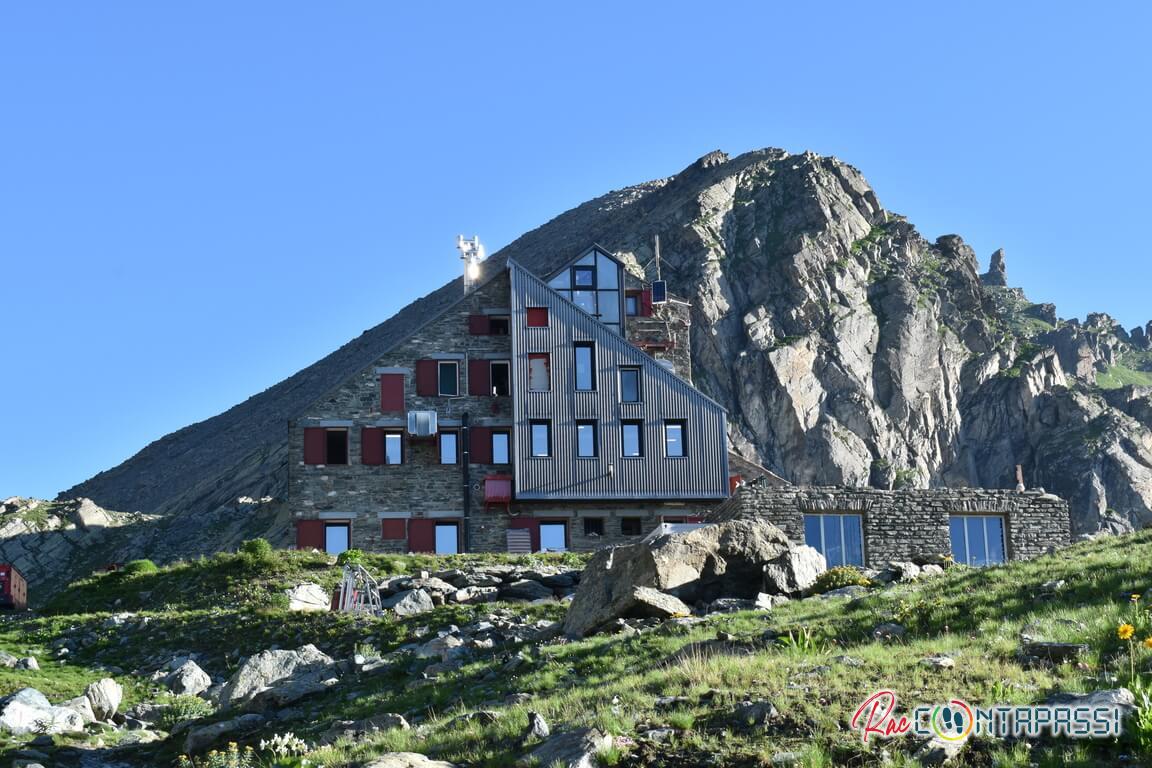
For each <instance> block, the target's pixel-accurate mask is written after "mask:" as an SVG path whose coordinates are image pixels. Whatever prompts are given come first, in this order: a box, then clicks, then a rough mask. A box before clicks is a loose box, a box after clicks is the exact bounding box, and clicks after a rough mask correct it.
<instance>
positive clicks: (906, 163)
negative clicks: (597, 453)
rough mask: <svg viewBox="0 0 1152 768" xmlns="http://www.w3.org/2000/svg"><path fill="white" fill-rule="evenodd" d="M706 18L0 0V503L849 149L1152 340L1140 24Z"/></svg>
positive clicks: (1008, 18) (893, 8)
mask: <svg viewBox="0 0 1152 768" xmlns="http://www.w3.org/2000/svg"><path fill="white" fill-rule="evenodd" d="M417 5H419V6H421V7H416V6H417ZM717 5H718V6H719V7H715V8H708V9H707V10H705V6H704V5H703V4H700V3H678V2H660V3H656V2H636V3H596V2H582V3H578V4H577V3H573V4H569V5H562V4H559V3H523V4H510V3H505V4H501V3H469V4H465V3H442V4H438V5H435V6H433V5H432V4H400V3H379V2H343V3H303V2H275V3H273V2H244V3H224V2H197V3H182V4H177V3H153V2H135V3H129V2H115V1H114V0H109V2H101V3H78V2H76V3H52V4H49V3H22V4H18V3H5V4H3V6H2V7H0V99H2V100H0V105H2V106H0V287H2V293H0V295H2V296H3V313H4V318H5V320H4V323H3V325H2V326H0V328H2V329H0V353H2V358H0V359H2V361H3V372H2V374H0V402H3V404H4V407H5V410H6V413H5V417H4V422H3V423H4V428H3V440H0V497H3V496H6V495H8V494H21V495H38V496H53V495H55V493H56V492H58V491H59V490H62V489H64V488H66V487H68V486H70V485H72V484H74V483H76V482H79V481H81V480H83V479H85V478H86V477H88V476H90V475H92V474H94V473H95V472H97V471H99V470H101V469H105V468H108V467H111V466H113V465H115V464H116V463H118V462H119V461H121V460H123V459H125V458H127V457H128V456H130V455H131V454H132V453H134V452H135V451H137V450H139V449H140V448H142V447H143V446H144V445H145V444H147V443H148V442H150V441H151V440H154V439H156V438H159V437H160V436H162V435H164V434H166V433H168V432H170V431H172V430H175V429H178V428H180V427H181V426H184V425H186V424H188V423H191V422H194V421H198V420H200V419H204V418H207V417H209V416H212V415H214V414H215V413H218V412H220V411H221V410H224V409H226V408H228V407H229V406H231V405H233V404H235V403H237V402H239V401H242V400H244V399H245V398H247V397H249V396H250V395H252V394H255V393H257V392H259V391H261V390H262V389H264V388H266V387H268V386H270V385H272V384H274V383H275V382H277V381H279V380H281V379H282V378H284V377H286V376H288V375H290V374H292V373H293V372H295V371H296V370H298V369H300V368H301V367H303V366H305V365H307V364H308V363H310V362H312V361H314V360H316V359H318V358H320V357H322V356H323V355H324V354H326V353H327V352H329V351H331V350H332V349H334V348H335V347H337V346H339V345H340V344H342V343H344V342H345V341H347V340H348V339H350V338H352V337H354V336H356V335H358V334H359V333H360V332H361V331H362V330H364V329H366V328H369V327H371V326H372V325H375V324H376V323H378V322H380V321H381V320H383V319H385V318H386V317H388V316H389V315H391V314H392V313H393V312H394V311H395V310H396V309H398V308H399V307H401V306H403V305H404V304H406V303H408V302H409V301H411V300H412V299H414V298H416V297H418V296H421V295H423V294H425V293H427V292H429V291H431V290H433V289H434V288H436V287H438V286H439V285H441V284H442V283H443V282H445V281H447V280H448V279H450V278H452V277H455V276H456V274H457V269H458V264H459V262H458V261H457V258H456V253H455V251H454V248H453V243H454V238H455V236H456V234H457V233H465V234H468V235H472V234H479V235H480V236H481V238H482V239H483V240H484V241H485V243H486V244H487V245H488V246H489V248H490V249H492V250H495V249H496V248H499V247H500V246H502V245H504V244H506V243H508V242H509V241H511V240H512V239H514V238H515V237H516V236H517V235H518V234H520V233H522V232H524V231H526V230H528V229H531V228H533V227H535V226H537V225H539V224H541V223H543V222H544V221H546V220H548V219H549V218H551V217H553V216H555V215H556V214H558V213H560V212H562V211H564V210H566V209H568V208H569V207H571V206H573V205H576V204H578V203H580V202H582V201H584V200H586V199H588V198H590V197H593V196H595V195H598V194H601V193H603V192H605V191H607V190H609V189H615V188H619V187H622V186H626V185H629V184H633V183H637V182H640V181H644V180H647V179H651V178H658V177H662V176H668V175H671V174H673V173H676V172H677V171H679V170H681V169H682V168H683V167H685V166H687V165H688V164H689V163H691V162H692V161H693V160H694V159H695V158H697V157H699V156H700V155H703V154H704V153H706V152H708V151H710V150H713V149H723V150H725V151H727V152H729V153H730V154H736V153H739V152H743V151H746V150H750V149H754V148H758V147H764V146H777V147H783V148H784V149H787V150H790V151H796V152H799V151H803V150H805V149H811V150H813V151H816V152H819V153H821V154H828V155H836V156H838V157H841V158H843V159H844V160H846V161H848V162H850V163H852V164H853V165H855V166H856V167H858V168H860V169H861V170H862V171H863V172H864V174H865V176H866V177H867V178H868V179H869V181H870V182H871V183H872V185H873V186H874V188H875V189H876V190H877V193H878V195H879V196H880V199H881V201H882V202H883V203H884V205H885V206H886V207H887V208H888V209H889V210H893V211H897V212H900V213H903V214H905V215H907V216H908V217H909V218H910V220H911V221H912V222H913V223H915V224H916V225H917V227H918V228H919V229H920V230H921V231H922V232H923V233H925V234H926V235H928V236H929V237H936V236H938V235H940V234H945V233H958V234H961V235H962V236H963V237H964V238H965V239H966V240H967V241H968V242H969V243H971V244H972V245H973V246H974V247H975V249H976V251H977V253H978V254H979V255H980V257H981V260H982V261H985V262H986V260H987V257H988V255H989V254H990V253H991V252H992V251H993V250H994V249H996V248H998V247H1004V248H1005V249H1006V253H1007V257H1008V270H1009V279H1010V282H1011V283H1012V284H1015V285H1023V286H1025V287H1026V288H1027V289H1028V292H1029V295H1030V296H1031V297H1032V298H1033V300H1035V301H1053V302H1056V303H1057V305H1058V307H1059V311H1060V314H1061V315H1062V316H1065V317H1071V316H1080V317H1083V315H1084V314H1085V313H1086V312H1089V311H1096V310H1103V311H1108V312H1110V313H1112V314H1113V315H1114V316H1116V317H1117V318H1119V319H1120V320H1121V321H1122V322H1123V323H1124V324H1125V325H1127V326H1133V325H1136V324H1137V323H1140V324H1143V323H1144V322H1146V321H1148V320H1149V319H1152V306H1150V303H1149V301H1148V300H1147V294H1148V287H1149V285H1152V266H1150V262H1152V259H1150V256H1152V247H1150V245H1149V238H1148V236H1147V226H1146V223H1147V221H1148V216H1147V212H1146V205H1147V203H1146V201H1145V198H1146V197H1147V196H1148V195H1147V192H1146V190H1145V188H1144V187H1145V185H1146V183H1147V180H1148V179H1149V178H1152V159H1150V153H1149V151H1148V146H1147V144H1148V142H1147V137H1148V136H1149V135H1152V126H1149V109H1150V106H1149V100H1148V83H1149V82H1152V54H1150V53H1149V52H1148V51H1149V46H1148V45H1147V40H1146V34H1147V30H1148V29H1149V28H1150V22H1152V10H1150V9H1152V6H1148V5H1147V4H1138V3H1124V2H1120V3H1112V4H1108V5H1107V6H1106V10H1104V9H1101V10H1095V11H1093V12H1086V11H1085V10H1084V9H1085V8H1087V7H1088V6H1083V5H1080V6H1073V5H1072V4H1066V5H1061V4H1053V3H996V4H993V3H964V4H959V3H957V4H952V5H953V6H954V7H951V8H941V7H936V6H940V5H942V4H936V3H868V4H860V3H848V2H843V3H837V2H830V3H824V4H820V5H819V7H815V5H814V4H810V3H792V4H787V5H786V4H780V3H768V2H759V3H726V4H717ZM1102 8H1103V7H1102ZM589 234H590V237H591V236H594V234H595V233H589Z"/></svg>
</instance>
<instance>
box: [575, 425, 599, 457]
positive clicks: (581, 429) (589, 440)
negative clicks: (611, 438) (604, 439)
mask: <svg viewBox="0 0 1152 768" xmlns="http://www.w3.org/2000/svg"><path fill="white" fill-rule="evenodd" d="M596 442H597V441H596V422H594V421H578V422H576V455H577V456H579V457H580V458H582V459H594V458H596Z"/></svg>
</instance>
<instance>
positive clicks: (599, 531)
mask: <svg viewBox="0 0 1152 768" xmlns="http://www.w3.org/2000/svg"><path fill="white" fill-rule="evenodd" d="M584 535H585V536H603V535H604V518H602V517H586V518H584Z"/></svg>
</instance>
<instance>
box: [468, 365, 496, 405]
mask: <svg viewBox="0 0 1152 768" xmlns="http://www.w3.org/2000/svg"><path fill="white" fill-rule="evenodd" d="M468 394H470V395H479V396H480V397H484V396H485V395H488V396H491V395H492V361H491V360H469V361H468Z"/></svg>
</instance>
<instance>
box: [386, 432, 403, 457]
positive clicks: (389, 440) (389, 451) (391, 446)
mask: <svg viewBox="0 0 1152 768" xmlns="http://www.w3.org/2000/svg"><path fill="white" fill-rule="evenodd" d="M384 463H385V464H403V463H404V436H403V435H402V434H400V433H399V432H385V433H384Z"/></svg>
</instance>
